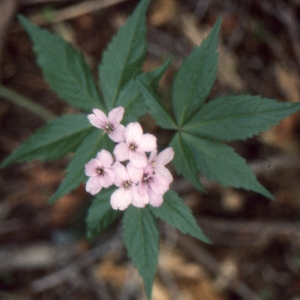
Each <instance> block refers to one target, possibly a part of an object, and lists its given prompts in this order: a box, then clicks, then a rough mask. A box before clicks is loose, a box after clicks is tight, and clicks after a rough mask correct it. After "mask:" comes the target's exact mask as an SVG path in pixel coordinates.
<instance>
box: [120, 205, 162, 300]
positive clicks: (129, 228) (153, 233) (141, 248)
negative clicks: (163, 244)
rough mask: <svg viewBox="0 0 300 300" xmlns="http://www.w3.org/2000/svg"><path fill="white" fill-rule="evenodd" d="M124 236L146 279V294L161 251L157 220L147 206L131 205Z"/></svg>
mask: <svg viewBox="0 0 300 300" xmlns="http://www.w3.org/2000/svg"><path fill="white" fill-rule="evenodd" d="M123 230H124V233H123V236H124V243H125V246H126V249H127V251H128V255H129V256H130V257H131V259H132V261H133V264H134V265H135V266H136V267H137V268H138V271H139V273H140V275H141V276H142V278H143V280H144V285H145V289H146V294H147V297H148V299H151V291H152V285H153V280H154V275H155V272H156V266H157V261H158V252H159V233H158V228H157V222H156V219H155V218H154V216H153V215H152V213H151V212H150V211H149V209H148V208H147V207H145V208H143V209H140V208H136V207H134V206H132V205H130V206H129V207H128V208H127V209H126V211H125V213H124V218H123Z"/></svg>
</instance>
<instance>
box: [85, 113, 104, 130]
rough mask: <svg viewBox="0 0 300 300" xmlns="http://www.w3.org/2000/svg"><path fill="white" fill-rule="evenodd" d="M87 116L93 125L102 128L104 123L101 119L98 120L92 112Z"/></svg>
mask: <svg viewBox="0 0 300 300" xmlns="http://www.w3.org/2000/svg"><path fill="white" fill-rule="evenodd" d="M87 117H88V119H89V121H90V123H91V124H92V125H93V126H95V127H97V128H100V129H102V128H103V127H104V126H105V124H104V123H103V122H102V121H100V120H99V118H97V117H96V116H95V115H94V114H90V115H88V116H87Z"/></svg>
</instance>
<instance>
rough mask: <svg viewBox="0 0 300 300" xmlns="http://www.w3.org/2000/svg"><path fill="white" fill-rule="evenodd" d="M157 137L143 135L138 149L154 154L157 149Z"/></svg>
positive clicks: (147, 134)
mask: <svg viewBox="0 0 300 300" xmlns="http://www.w3.org/2000/svg"><path fill="white" fill-rule="evenodd" d="M156 147H157V146H156V137H155V136H154V135H153V134H150V133H146V134H143V135H142V136H141V138H140V140H139V143H138V149H139V150H140V151H144V152H152V151H154V150H155V149H156Z"/></svg>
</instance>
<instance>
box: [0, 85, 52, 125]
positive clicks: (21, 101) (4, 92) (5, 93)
mask: <svg viewBox="0 0 300 300" xmlns="http://www.w3.org/2000/svg"><path fill="white" fill-rule="evenodd" d="M0 97H3V98H5V99H7V100H8V101H10V102H11V103H13V104H16V105H18V106H20V107H23V108H25V109H27V110H29V111H30V112H32V113H34V114H36V115H38V116H39V117H41V118H43V119H45V120H46V121H48V120H50V119H54V118H55V117H56V116H55V115H54V114H53V113H52V112H50V111H49V110H48V109H46V108H44V107H42V106H41V105H39V104H37V103H34V102H33V101H31V100H30V99H28V98H26V97H24V96H22V95H20V94H19V93H17V92H15V91H13V90H11V89H8V88H6V87H4V86H3V85H0Z"/></svg>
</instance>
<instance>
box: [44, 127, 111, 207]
mask: <svg viewBox="0 0 300 300" xmlns="http://www.w3.org/2000/svg"><path fill="white" fill-rule="evenodd" d="M112 147H113V142H112V141H111V140H110V139H109V138H108V136H107V135H106V134H104V133H103V132H101V130H99V129H98V128H92V131H91V132H90V133H89V134H88V135H87V136H86V137H85V138H84V139H82V143H81V144H80V146H79V147H78V149H77V150H76V152H75V155H74V157H73V158H72V160H71V162H70V163H69V165H68V168H67V174H66V176H65V178H64V180H63V181H62V183H61V184H60V186H59V188H58V190H57V191H56V192H55V193H54V195H53V196H52V197H51V198H50V199H49V201H48V203H50V204H52V203H54V202H55V201H57V200H58V199H59V198H60V197H62V196H64V195H65V194H67V193H69V192H71V191H72V190H74V189H76V188H77V187H78V186H79V184H81V183H82V182H85V181H86V178H87V177H86V175H85V173H84V166H85V164H86V163H87V162H88V161H89V160H90V159H92V158H94V157H96V154H97V153H98V152H99V151H101V150H102V149H106V150H108V151H110V150H111V149H112Z"/></svg>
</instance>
